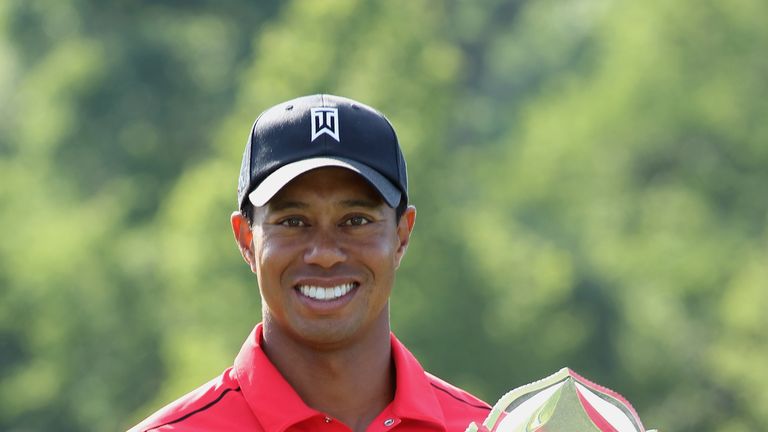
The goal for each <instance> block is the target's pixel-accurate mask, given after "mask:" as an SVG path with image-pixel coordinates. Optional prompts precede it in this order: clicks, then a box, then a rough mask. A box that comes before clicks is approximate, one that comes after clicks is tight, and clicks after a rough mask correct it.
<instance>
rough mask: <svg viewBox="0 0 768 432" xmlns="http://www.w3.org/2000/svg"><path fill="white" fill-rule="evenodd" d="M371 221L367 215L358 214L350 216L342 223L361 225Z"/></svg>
mask: <svg viewBox="0 0 768 432" xmlns="http://www.w3.org/2000/svg"><path fill="white" fill-rule="evenodd" d="M369 223H371V220H370V219H368V218H367V217H365V216H359V215H356V216H351V217H349V218H348V219H347V220H345V221H344V223H342V225H346V226H359V225H366V224H369Z"/></svg>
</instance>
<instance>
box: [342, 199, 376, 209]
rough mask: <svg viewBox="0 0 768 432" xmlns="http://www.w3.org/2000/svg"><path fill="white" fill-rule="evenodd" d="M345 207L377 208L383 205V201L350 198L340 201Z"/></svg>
mask: <svg viewBox="0 0 768 432" xmlns="http://www.w3.org/2000/svg"><path fill="white" fill-rule="evenodd" d="M340 203H341V205H342V206H344V207H363V208H368V209H375V208H377V207H379V206H380V205H381V201H376V200H371V199H349V200H342V201H340Z"/></svg>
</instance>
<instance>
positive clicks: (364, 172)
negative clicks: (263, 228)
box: [248, 157, 402, 208]
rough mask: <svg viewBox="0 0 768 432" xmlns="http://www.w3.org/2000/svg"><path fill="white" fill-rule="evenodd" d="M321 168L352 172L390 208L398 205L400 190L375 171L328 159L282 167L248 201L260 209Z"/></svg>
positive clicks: (298, 162) (338, 159)
mask: <svg viewBox="0 0 768 432" xmlns="http://www.w3.org/2000/svg"><path fill="white" fill-rule="evenodd" d="M322 167H341V168H346V169H348V170H351V171H354V172H356V173H358V174H360V175H361V176H363V178H365V179H366V180H368V183H370V184H371V185H372V186H373V187H374V188H376V190H377V191H379V193H380V194H381V196H382V197H383V198H384V201H386V203H387V204H388V205H389V206H390V207H393V208H394V207H397V205H398V204H399V203H400V197H401V196H402V194H401V193H400V190H399V189H398V188H397V187H396V186H395V185H394V184H392V182H390V181H389V180H388V179H387V178H386V177H384V176H383V175H381V174H379V172H378V171H376V170H375V169H373V168H371V167H369V166H368V165H365V164H362V163H360V162H356V161H353V160H351V159H346V158H330V157H321V158H311V159H304V160H300V161H296V162H292V163H289V164H287V165H283V166H282V167H280V168H278V169H277V170H276V171H275V172H273V173H272V174H270V175H268V176H267V178H265V179H264V180H263V181H262V182H261V183H260V184H259V185H258V186H257V187H256V189H254V190H253V191H252V192H251V193H249V194H248V200H250V201H251V203H252V204H253V205H255V206H256V207H261V206H263V205H264V204H266V203H267V202H268V201H269V200H270V199H272V197H273V196H275V194H276V193H277V192H279V191H280V189H282V188H283V187H284V186H285V185H287V184H288V182H290V181H291V180H293V179H295V178H296V177H298V176H300V175H301V174H304V173H305V172H307V171H310V170H313V169H316V168H322Z"/></svg>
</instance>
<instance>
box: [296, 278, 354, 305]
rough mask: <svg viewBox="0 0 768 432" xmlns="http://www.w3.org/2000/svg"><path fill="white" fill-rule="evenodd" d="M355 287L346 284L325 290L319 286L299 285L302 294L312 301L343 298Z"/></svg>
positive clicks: (352, 284) (351, 284)
mask: <svg viewBox="0 0 768 432" xmlns="http://www.w3.org/2000/svg"><path fill="white" fill-rule="evenodd" d="M354 287H355V284H354V283H352V282H350V283H345V284H342V285H338V286H335V287H330V288H324V287H319V286H313V285H299V291H301V293H302V294H303V295H305V296H307V297H309V298H311V299H315V300H326V301H328V300H335V299H337V298H339V297H342V296H344V295H346V294H347V293H349V292H350V291H352V288H354Z"/></svg>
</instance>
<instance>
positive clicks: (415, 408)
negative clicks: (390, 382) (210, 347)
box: [234, 324, 445, 431]
mask: <svg viewBox="0 0 768 432" xmlns="http://www.w3.org/2000/svg"><path fill="white" fill-rule="evenodd" d="M262 334H263V326H262V324H258V325H257V326H256V328H254V329H253V331H252V332H251V334H250V336H248V339H247V340H246V341H245V344H243V347H242V348H241V349H240V353H239V354H238V355H237V358H236V359H235V364H234V368H235V373H236V375H237V380H238V381H239V383H240V388H241V389H242V392H243V396H244V397H245V399H246V401H247V402H248V405H249V406H250V408H251V410H252V411H253V413H254V415H255V416H256V418H257V419H258V420H259V423H261V425H262V426H263V427H264V429H265V430H269V431H284V430H285V429H287V428H288V427H290V426H291V425H293V424H296V423H299V422H302V421H304V420H307V419H309V418H311V417H314V416H320V415H323V414H322V413H320V412H319V411H317V410H315V409H312V408H310V407H309V406H307V405H306V404H305V403H304V401H303V400H301V397H299V395H298V394H297V393H296V391H295V390H294V389H293V387H291V385H290V384H288V382H287V381H286V380H285V378H283V376H282V375H281V374H280V372H279V371H278V370H277V368H275V366H274V365H273V364H272V362H271V361H270V360H269V358H267V356H266V354H265V353H264V350H263V349H262V347H261V343H262ZM390 340H391V344H392V357H393V359H394V363H395V371H396V375H397V376H396V379H395V382H396V383H397V388H396V390H395V399H394V400H393V401H392V403H391V404H390V406H389V408H390V409H391V410H392V413H393V414H394V415H396V416H398V417H400V418H401V419H413V420H419V421H424V422H429V423H433V424H436V425H439V426H440V427H442V428H443V429H444V428H445V418H444V416H443V412H442V408H441V406H440V403H439V402H438V400H437V397H436V396H435V393H434V390H433V388H432V386H431V384H430V383H429V380H428V378H427V376H426V374H425V373H424V369H422V367H421V365H420V364H419V362H418V360H416V358H415V357H414V356H413V354H411V352H410V351H408V349H407V348H405V346H404V345H403V344H402V343H401V342H400V341H399V340H398V339H397V338H396V337H395V335H394V334H390Z"/></svg>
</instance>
